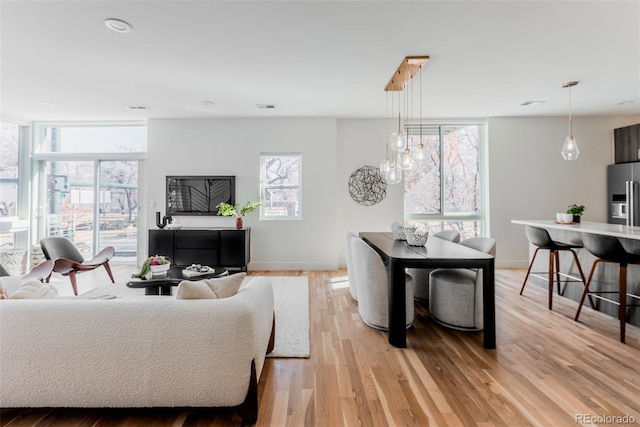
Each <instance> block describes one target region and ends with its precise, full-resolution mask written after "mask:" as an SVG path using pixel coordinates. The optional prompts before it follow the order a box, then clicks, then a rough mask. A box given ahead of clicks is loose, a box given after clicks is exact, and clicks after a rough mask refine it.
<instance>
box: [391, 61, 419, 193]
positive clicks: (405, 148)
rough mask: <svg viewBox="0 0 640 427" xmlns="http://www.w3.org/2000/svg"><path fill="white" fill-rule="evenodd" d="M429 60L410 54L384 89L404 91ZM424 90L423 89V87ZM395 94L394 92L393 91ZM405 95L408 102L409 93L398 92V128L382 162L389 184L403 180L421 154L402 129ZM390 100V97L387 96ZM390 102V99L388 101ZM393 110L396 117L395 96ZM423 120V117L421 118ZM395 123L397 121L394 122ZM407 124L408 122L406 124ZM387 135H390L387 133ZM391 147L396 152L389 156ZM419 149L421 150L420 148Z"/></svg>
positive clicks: (392, 102) (392, 135)
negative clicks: (401, 105)
mask: <svg viewBox="0 0 640 427" xmlns="http://www.w3.org/2000/svg"><path fill="white" fill-rule="evenodd" d="M428 60H429V57H428V56H408V57H406V58H405V59H404V60H403V61H402V63H401V64H400V66H399V67H398V69H397V70H396V72H395V73H393V77H392V78H391V80H390V81H389V83H387V86H385V88H384V90H385V91H386V92H403V91H404V89H405V88H406V86H407V83H408V82H410V81H411V79H412V78H413V77H414V76H415V73H416V72H419V71H421V70H422V66H423V65H424V64H425V63H426V62H427V61H428ZM421 90H422V89H421ZM392 95H393V93H392ZM401 95H404V97H405V103H407V102H408V100H407V94H405V93H401V94H398V130H397V131H395V132H393V133H392V134H391V135H390V136H389V138H388V141H387V147H386V148H387V158H386V159H385V160H383V161H381V162H380V172H381V173H382V174H383V176H384V177H385V179H386V181H387V183H389V184H397V183H399V182H400V181H402V173H403V170H404V171H407V170H411V169H413V168H414V167H415V165H416V160H415V159H416V157H418V156H419V154H418V153H414V152H415V151H416V150H415V149H414V150H413V151H414V152H412V149H411V147H410V145H411V138H409V137H408V132H403V131H402V130H403V129H402V114H401V112H400V110H401V108H400V102H401V100H400V96H401ZM387 100H388V98H387ZM387 102H388V101H387ZM391 104H392V111H391V117H394V118H395V114H394V111H393V105H394V99H393V96H392V98H391ZM420 108H421V110H420V115H421V116H422V105H421V106H420ZM394 120H395V119H394ZM421 120H422V118H421ZM405 121H406V111H405ZM394 125H395V123H394ZM405 126H406V124H405ZM387 135H389V134H388V133H387ZM418 147H420V148H421V149H422V148H424V145H422V124H421V129H420V144H419V145H418ZM389 149H391V150H392V152H393V153H394V154H392V157H391V158H389ZM418 151H419V150H418Z"/></svg>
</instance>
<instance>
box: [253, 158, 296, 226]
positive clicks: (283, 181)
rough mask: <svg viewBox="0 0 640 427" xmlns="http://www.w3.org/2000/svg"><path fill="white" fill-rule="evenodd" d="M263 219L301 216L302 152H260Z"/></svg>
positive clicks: (261, 211)
mask: <svg viewBox="0 0 640 427" xmlns="http://www.w3.org/2000/svg"><path fill="white" fill-rule="evenodd" d="M260 199H261V200H260V201H261V202H262V206H261V207H260V219H272V220H282V219H301V218H302V207H301V201H302V156H301V155H300V154H291V153H287V154H266V153H263V154H262V155H261V156H260Z"/></svg>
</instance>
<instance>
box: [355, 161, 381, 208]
mask: <svg viewBox="0 0 640 427" xmlns="http://www.w3.org/2000/svg"><path fill="white" fill-rule="evenodd" d="M349 195H350V196H351V198H352V199H353V200H355V201H356V203H358V204H361V205H364V206H371V205H375V204H376V203H380V202H381V201H382V200H383V199H384V198H385V197H386V196H387V182H386V181H385V180H384V178H383V177H382V175H381V174H380V169H379V168H376V167H373V166H363V167H361V168H359V169H356V170H355V171H354V172H353V173H352V174H351V176H350V177H349Z"/></svg>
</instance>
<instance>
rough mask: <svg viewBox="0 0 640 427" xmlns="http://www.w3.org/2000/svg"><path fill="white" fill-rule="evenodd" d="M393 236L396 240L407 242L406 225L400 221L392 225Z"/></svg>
mask: <svg viewBox="0 0 640 427" xmlns="http://www.w3.org/2000/svg"><path fill="white" fill-rule="evenodd" d="M391 234H392V235H393V238H394V239H396V240H407V238H406V236H405V232H404V224H402V223H401V222H398V221H394V222H393V223H391Z"/></svg>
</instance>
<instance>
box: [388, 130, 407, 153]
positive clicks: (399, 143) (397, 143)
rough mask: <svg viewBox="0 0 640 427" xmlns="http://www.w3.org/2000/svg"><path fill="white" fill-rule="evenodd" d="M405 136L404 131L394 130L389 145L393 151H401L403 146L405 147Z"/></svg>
mask: <svg viewBox="0 0 640 427" xmlns="http://www.w3.org/2000/svg"><path fill="white" fill-rule="evenodd" d="M404 138H405V136H404V134H403V133H402V131H398V132H393V133H392V134H391V137H390V140H389V145H390V146H391V149H392V150H393V151H401V150H402V148H403V147H404Z"/></svg>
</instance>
